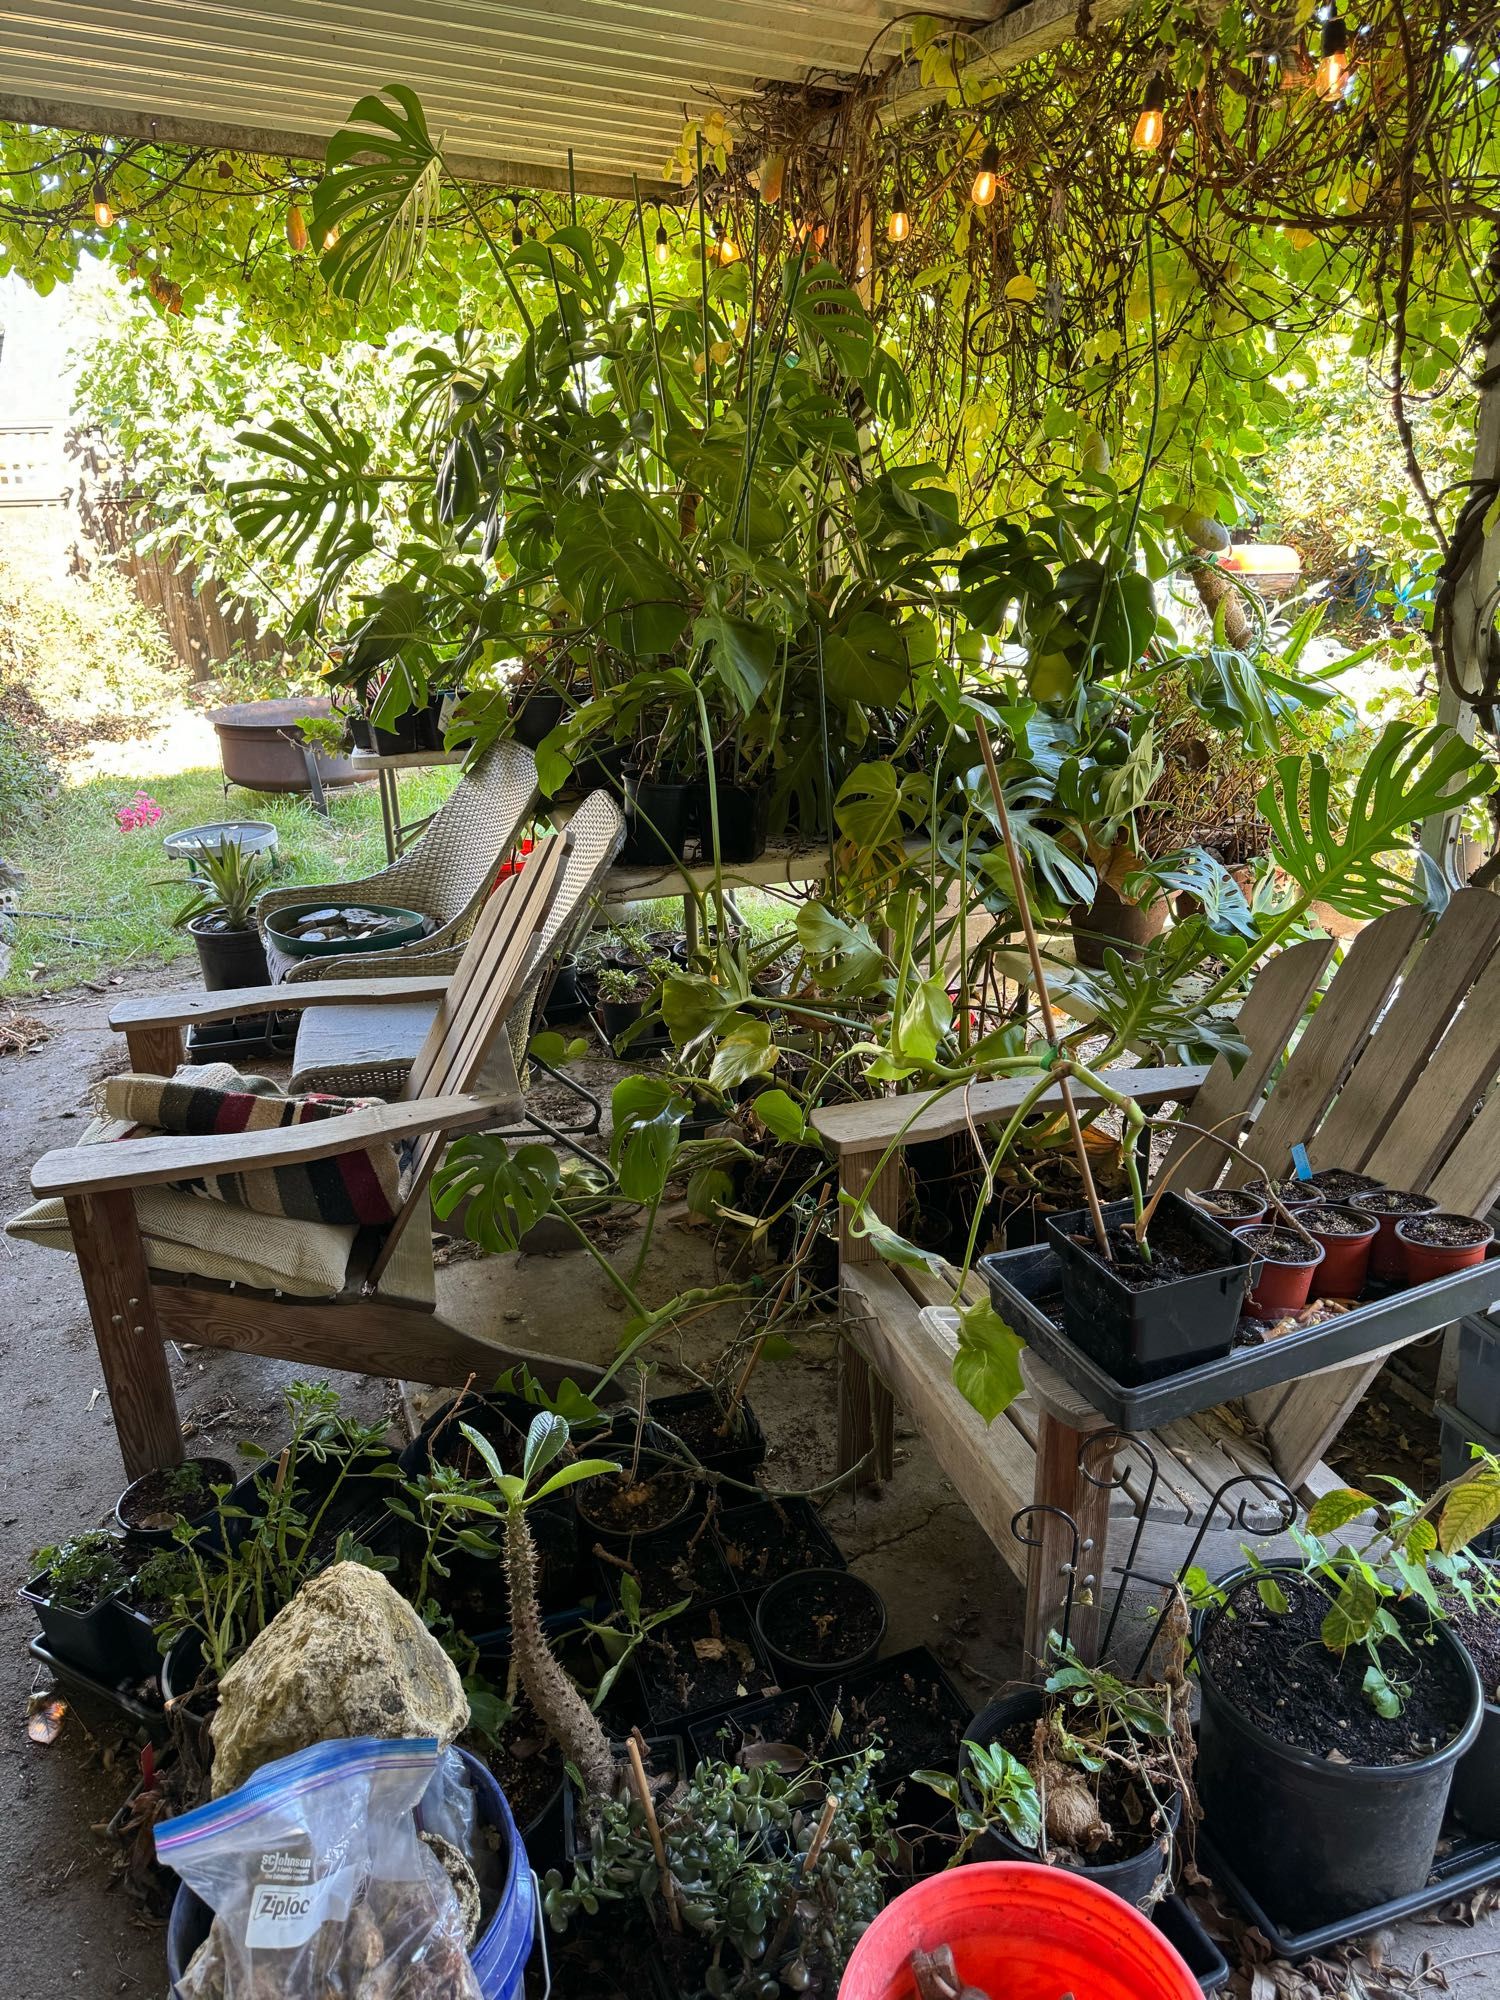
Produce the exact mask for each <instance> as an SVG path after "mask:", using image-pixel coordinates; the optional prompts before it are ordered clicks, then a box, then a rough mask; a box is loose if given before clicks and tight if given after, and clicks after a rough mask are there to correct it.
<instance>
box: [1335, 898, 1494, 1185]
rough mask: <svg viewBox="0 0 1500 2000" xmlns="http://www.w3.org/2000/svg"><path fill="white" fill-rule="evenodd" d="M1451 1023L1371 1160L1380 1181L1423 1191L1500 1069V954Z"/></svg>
mask: <svg viewBox="0 0 1500 2000" xmlns="http://www.w3.org/2000/svg"><path fill="white" fill-rule="evenodd" d="M1480 893H1481V894H1483V893H1484V892H1483V891H1481V892H1480ZM1447 1025H1448V1032H1447V1033H1446V1034H1445V1035H1444V1036H1443V1039H1442V1040H1441V1041H1440V1042H1439V1043H1438V1045H1437V1047H1436V1048H1435V1049H1434V1050H1433V1052H1432V1054H1431V1055H1430V1056H1429V1057H1428V1059H1427V1066H1426V1068H1425V1069H1424V1070H1423V1071H1422V1073H1421V1075H1420V1076H1419V1077H1418V1078H1417V1079H1416V1081H1415V1083H1414V1084H1413V1085H1412V1087H1411V1089H1410V1090H1409V1091H1408V1092H1407V1094H1406V1096H1405V1098H1404V1099H1403V1100H1402V1101H1401V1102H1400V1103H1399V1104H1398V1106H1397V1107H1396V1114H1395V1116H1394V1117H1393V1118H1392V1120H1391V1122H1390V1125H1389V1126H1388V1128H1387V1130H1386V1133H1385V1137H1384V1138H1383V1139H1382V1140H1381V1141H1380V1144H1379V1145H1378V1146H1377V1147H1376V1148H1375V1150H1374V1152H1373V1153H1371V1155H1370V1157H1369V1161H1368V1165H1369V1170H1370V1172H1371V1173H1372V1174H1374V1175H1375V1176H1376V1177H1377V1178H1378V1179H1380V1180H1383V1181H1385V1182H1387V1183H1388V1184H1389V1185H1390V1186H1392V1187H1409V1188H1415V1189H1416V1190H1417V1192H1418V1193H1419V1194H1420V1193H1421V1192H1422V1191H1423V1190H1424V1189H1425V1188H1426V1186H1427V1183H1428V1182H1429V1181H1430V1180H1431V1179H1432V1178H1433V1177H1434V1175H1435V1174H1436V1173H1437V1170H1438V1168H1439V1167H1440V1166H1441V1165H1442V1163H1443V1161H1444V1160H1445V1159H1446V1157H1447V1155H1448V1153H1449V1152H1450V1151H1451V1149H1452V1148H1453V1147H1454V1145H1456V1144H1457V1142H1458V1139H1459V1136H1460V1135H1461V1134H1462V1132H1463V1131H1464V1128H1465V1127H1466V1126H1467V1125H1468V1123H1469V1121H1470V1119H1471V1118H1472V1117H1473V1115H1474V1107H1475V1106H1476V1105H1477V1104H1478V1102H1479V1100H1480V1099H1481V1098H1482V1097H1483V1096H1484V1095H1485V1093H1486V1092H1487V1091H1488V1090H1489V1088H1490V1085H1491V1084H1492V1083H1493V1082H1494V1080H1495V1074H1496V1071H1497V1070H1500V958H1497V959H1493V960H1492V961H1491V962H1490V965H1489V967H1488V969H1487V970H1486V971H1485V972H1484V973H1483V974H1481V976H1480V978H1479V979H1478V980H1477V981H1476V982H1475V985H1474V986H1473V988H1472V990H1471V991H1470V993H1469V996H1468V998H1467V999H1466V1000H1465V1002H1464V1003H1463V1005H1462V1006H1461V1007H1460V1008H1459V1010H1458V1012H1457V1013H1456V1014H1455V1015H1454V1016H1453V1018H1452V1020H1451V1022H1449V1023H1448V1024H1447Z"/></svg>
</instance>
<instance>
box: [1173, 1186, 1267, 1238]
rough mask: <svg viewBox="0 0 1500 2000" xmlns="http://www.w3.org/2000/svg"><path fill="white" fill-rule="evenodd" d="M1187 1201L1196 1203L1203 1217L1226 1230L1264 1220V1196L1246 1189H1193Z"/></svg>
mask: <svg viewBox="0 0 1500 2000" xmlns="http://www.w3.org/2000/svg"><path fill="white" fill-rule="evenodd" d="M1188 1200H1189V1201H1193V1202H1196V1203H1197V1204H1198V1206H1199V1208H1201V1209H1202V1210H1203V1213H1204V1214H1205V1215H1211V1216H1212V1217H1213V1219H1214V1221H1215V1222H1222V1223H1223V1225H1224V1227H1225V1228H1226V1229H1234V1228H1235V1227H1236V1226H1237V1225H1239V1224H1240V1223H1245V1222H1260V1221H1263V1220H1264V1218H1265V1213H1266V1199H1265V1196H1264V1195H1259V1194H1256V1193H1255V1192H1254V1191H1253V1190H1252V1189H1250V1188H1247V1187H1242V1188H1222V1187H1216V1188H1194V1189H1193V1190H1192V1191H1191V1192H1190V1194H1189V1195H1188Z"/></svg>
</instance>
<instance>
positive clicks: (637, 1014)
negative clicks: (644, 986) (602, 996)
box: [598, 1000, 646, 1042]
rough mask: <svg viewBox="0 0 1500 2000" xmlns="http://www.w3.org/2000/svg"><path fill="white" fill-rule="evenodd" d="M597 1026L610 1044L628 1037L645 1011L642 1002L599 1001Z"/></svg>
mask: <svg viewBox="0 0 1500 2000" xmlns="http://www.w3.org/2000/svg"><path fill="white" fill-rule="evenodd" d="M598 1006H599V1025H600V1027H601V1028H602V1029H603V1030H604V1032H605V1034H606V1035H607V1036H608V1037H609V1039H610V1041H611V1042H617V1041H619V1039H620V1037H621V1036H622V1035H628V1034H629V1033H630V1031H631V1029H632V1028H633V1027H634V1026H635V1025H636V1023H637V1022H638V1021H639V1020H640V1018H641V1016H642V1014H644V1013H645V1011H646V1003H645V1001H644V1000H601V1001H600V1002H599V1003H598Z"/></svg>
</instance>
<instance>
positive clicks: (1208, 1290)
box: [1046, 1194, 1250, 1382]
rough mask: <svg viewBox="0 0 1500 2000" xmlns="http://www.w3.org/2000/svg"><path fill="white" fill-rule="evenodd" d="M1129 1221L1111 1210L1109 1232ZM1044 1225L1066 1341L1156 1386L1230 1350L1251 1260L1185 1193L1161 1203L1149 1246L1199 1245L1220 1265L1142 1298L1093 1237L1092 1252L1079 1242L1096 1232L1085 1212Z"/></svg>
mask: <svg viewBox="0 0 1500 2000" xmlns="http://www.w3.org/2000/svg"><path fill="white" fill-rule="evenodd" d="M1132 1214H1133V1211H1132V1208H1131V1205H1130V1203H1129V1202H1128V1201H1116V1202H1111V1203H1109V1204H1108V1206H1107V1207H1106V1208H1105V1210H1104V1221H1105V1225H1106V1227H1107V1228H1108V1229H1110V1230H1114V1229H1115V1228H1116V1226H1117V1225H1119V1224H1121V1223H1128V1222H1129V1221H1130V1219H1131V1216H1132ZM1046 1226H1047V1237H1048V1240H1049V1241H1050V1243H1051V1244H1052V1247H1053V1249H1054V1250H1055V1252H1056V1253H1057V1260H1058V1267H1059V1271H1060V1275H1061V1282H1062V1299H1063V1322H1064V1329H1065V1331H1066V1333H1067V1336H1068V1338H1069V1340H1071V1341H1073V1342H1074V1343H1075V1344H1076V1345H1077V1346H1078V1347H1080V1348H1081V1349H1082V1350H1083V1352H1084V1353H1085V1354H1087V1355H1089V1356H1090V1357H1091V1358H1092V1359H1093V1360H1095V1361H1097V1362H1099V1363H1100V1365H1101V1366H1103V1367H1105V1368H1107V1369H1108V1370H1109V1372H1110V1373H1111V1374H1112V1375H1114V1376H1115V1377H1117V1379H1118V1380H1120V1381H1122V1382H1153V1381H1156V1380H1158V1379H1159V1378H1160V1377H1161V1376H1163V1375H1170V1374H1172V1373H1173V1372H1174V1371H1175V1370H1177V1369H1179V1368H1186V1367H1190V1366H1193V1365H1194V1364H1196V1363H1198V1362H1202V1361H1208V1360H1212V1359H1213V1358H1214V1357H1216V1356H1218V1355H1221V1354H1227V1353H1228V1352H1229V1349H1230V1347H1231V1345H1232V1344H1233V1341H1234V1333H1235V1326H1236V1324H1237V1322H1238V1320H1239V1316H1240V1312H1241V1309H1242V1307H1243V1305H1244V1302H1245V1290H1246V1286H1247V1285H1248V1283H1249V1279H1250V1253H1249V1251H1248V1250H1247V1249H1246V1248H1245V1246H1244V1245H1243V1244H1242V1243H1238V1242H1236V1241H1235V1239H1234V1237H1233V1236H1232V1235H1231V1234H1230V1232H1229V1231H1228V1230H1227V1229H1225V1228H1223V1227H1222V1226H1221V1225H1220V1224H1219V1223H1217V1222H1215V1221H1214V1220H1213V1219H1212V1218H1211V1217H1210V1216H1207V1215H1205V1214H1204V1213H1203V1212H1202V1210H1201V1209H1197V1208H1194V1207H1193V1205H1192V1203H1191V1202H1188V1201H1184V1200H1183V1198H1182V1197H1181V1195H1177V1194H1168V1195H1165V1196H1163V1198H1162V1201H1161V1203H1160V1205H1159V1207H1158V1208H1157V1210H1156V1213H1155V1216H1154V1217H1153V1218H1152V1225H1151V1228H1150V1230H1149V1231H1148V1233H1147V1243H1148V1245H1149V1244H1152V1243H1159V1244H1162V1245H1166V1244H1169V1243H1171V1242H1172V1241H1174V1240H1175V1241H1183V1242H1186V1243H1188V1244H1191V1245H1201V1246H1202V1247H1203V1248H1205V1249H1206V1250H1208V1251H1210V1252H1212V1253H1213V1254H1214V1256H1215V1258H1216V1259H1217V1260H1218V1267H1217V1268H1216V1269H1213V1270H1207V1271H1194V1272H1191V1273H1190V1274H1189V1275H1187V1276H1185V1277H1179V1278H1168V1279H1164V1280H1162V1281H1161V1282H1159V1283H1156V1284H1152V1285H1150V1286H1148V1287H1146V1288H1144V1289H1142V1290H1139V1291H1132V1290H1131V1289H1130V1288H1129V1287H1128V1286H1127V1285H1126V1284H1125V1283H1124V1282H1123V1280H1122V1279H1121V1277H1120V1276H1119V1273H1118V1272H1117V1271H1116V1270H1115V1269H1114V1268H1113V1267H1112V1266H1110V1265H1109V1264H1106V1263H1105V1262H1104V1260H1103V1259H1102V1258H1101V1257H1100V1256H1099V1254H1098V1251H1097V1248H1096V1247H1095V1246H1094V1245H1093V1243H1092V1238H1091V1237H1090V1240H1089V1243H1088V1246H1087V1247H1085V1244H1084V1243H1083V1242H1082V1241H1079V1240H1077V1239H1078V1238H1080V1237H1082V1236H1084V1235H1086V1234H1088V1233H1089V1232H1090V1228H1091V1225H1090V1221H1089V1216H1088V1211H1087V1210H1086V1209H1081V1208H1080V1209H1072V1210H1069V1211H1068V1212H1067V1213H1065V1214H1062V1215H1053V1216H1049V1217H1048V1218H1047V1225H1046ZM1158 1254H1162V1252H1161V1251H1160V1250H1159V1251H1158Z"/></svg>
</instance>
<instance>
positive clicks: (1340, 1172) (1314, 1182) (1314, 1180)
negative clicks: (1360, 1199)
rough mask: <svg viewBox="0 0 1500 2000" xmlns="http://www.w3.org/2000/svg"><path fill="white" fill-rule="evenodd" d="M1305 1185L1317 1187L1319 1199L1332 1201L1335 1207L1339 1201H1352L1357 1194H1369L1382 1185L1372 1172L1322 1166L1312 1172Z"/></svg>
mask: <svg viewBox="0 0 1500 2000" xmlns="http://www.w3.org/2000/svg"><path fill="white" fill-rule="evenodd" d="M1307 1185H1308V1186H1309V1187H1312V1188H1316V1189H1317V1198H1318V1200H1319V1201H1323V1202H1332V1203H1333V1204H1334V1206H1335V1207H1337V1206H1338V1205H1339V1204H1340V1203H1341V1202H1347V1201H1352V1200H1353V1198H1354V1196H1355V1195H1357V1194H1371V1193H1373V1192H1374V1190H1375V1189H1376V1188H1378V1187H1380V1186H1381V1185H1382V1183H1381V1182H1380V1181H1378V1180H1376V1178H1375V1176H1374V1175H1373V1174H1357V1173H1355V1172H1354V1171H1353V1170H1352V1168H1349V1167H1322V1168H1320V1169H1319V1171H1318V1172H1317V1173H1315V1174H1313V1175H1312V1176H1311V1177H1310V1178H1309V1180H1308V1183H1307Z"/></svg>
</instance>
